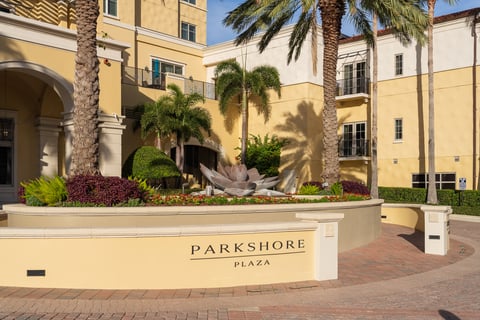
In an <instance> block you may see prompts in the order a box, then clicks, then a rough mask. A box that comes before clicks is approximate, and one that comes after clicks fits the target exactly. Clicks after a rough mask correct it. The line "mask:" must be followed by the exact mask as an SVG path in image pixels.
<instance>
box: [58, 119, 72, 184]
mask: <svg viewBox="0 0 480 320" xmlns="http://www.w3.org/2000/svg"><path fill="white" fill-rule="evenodd" d="M61 125H62V127H63V132H64V134H65V172H66V174H67V175H68V174H69V173H70V165H71V162H72V140H73V112H64V113H63V121H62V124H61Z"/></svg>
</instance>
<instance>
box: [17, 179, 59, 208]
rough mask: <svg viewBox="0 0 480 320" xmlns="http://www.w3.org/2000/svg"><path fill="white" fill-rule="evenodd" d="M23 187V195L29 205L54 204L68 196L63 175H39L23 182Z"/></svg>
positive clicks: (21, 184)
mask: <svg viewBox="0 0 480 320" xmlns="http://www.w3.org/2000/svg"><path fill="white" fill-rule="evenodd" d="M20 186H21V187H22V188H23V192H22V193H23V194H22V195H21V197H22V198H23V199H24V200H25V204H26V205H29V206H44V205H48V206H54V205H58V204H59V203H61V202H62V201H64V200H65V199H66V198H67V188H66V185H65V180H64V179H63V178H62V177H59V176H55V177H52V178H47V177H39V178H37V179H34V180H30V181H25V182H21V183H20Z"/></svg>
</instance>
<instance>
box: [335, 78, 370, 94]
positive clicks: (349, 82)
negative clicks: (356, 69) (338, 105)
mask: <svg viewBox="0 0 480 320" xmlns="http://www.w3.org/2000/svg"><path fill="white" fill-rule="evenodd" d="M369 87H370V79H369V78H365V77H359V78H348V79H338V80H337V96H346V95H349V94H358V93H365V94H368V93H369V91H370V90H369Z"/></svg>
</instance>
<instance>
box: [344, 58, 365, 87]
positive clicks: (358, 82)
mask: <svg viewBox="0 0 480 320" xmlns="http://www.w3.org/2000/svg"><path fill="white" fill-rule="evenodd" d="M366 74H367V73H366V63H365V61H362V62H357V63H350V64H345V65H344V66H343V88H342V89H343V90H342V92H340V95H347V94H357V93H366V92H367V81H366Z"/></svg>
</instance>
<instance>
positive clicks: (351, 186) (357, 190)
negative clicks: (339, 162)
mask: <svg viewBox="0 0 480 320" xmlns="http://www.w3.org/2000/svg"><path fill="white" fill-rule="evenodd" d="M340 183H341V184H342V188H343V192H344V193H354V194H361V195H370V190H368V188H367V186H365V185H364V184H363V183H361V182H356V181H346V180H344V181H340Z"/></svg>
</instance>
